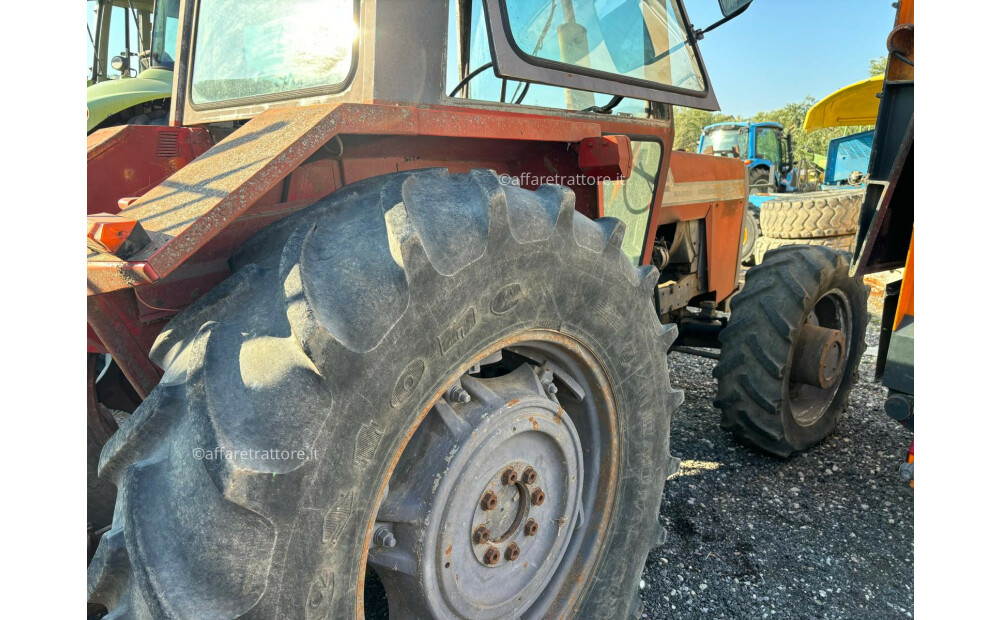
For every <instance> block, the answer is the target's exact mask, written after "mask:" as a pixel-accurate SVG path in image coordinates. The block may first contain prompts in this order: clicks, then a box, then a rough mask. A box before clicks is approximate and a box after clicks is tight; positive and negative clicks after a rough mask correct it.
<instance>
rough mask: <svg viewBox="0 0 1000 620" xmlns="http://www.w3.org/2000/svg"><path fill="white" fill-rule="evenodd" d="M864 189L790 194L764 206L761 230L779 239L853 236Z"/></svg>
mask: <svg viewBox="0 0 1000 620" xmlns="http://www.w3.org/2000/svg"><path fill="white" fill-rule="evenodd" d="M864 196H865V192H864V190H848V189H844V190H826V191H821V192H804V193H800V194H790V195H789V197H788V198H782V199H776V200H769V201H767V202H765V203H764V204H762V205H761V207H760V230H761V233H762V234H763V235H765V236H767V237H772V238H775V239H807V238H814V237H841V236H845V235H851V236H853V235H854V233H855V231H857V230H858V216H859V214H860V213H861V201H862V199H863V198H864Z"/></svg>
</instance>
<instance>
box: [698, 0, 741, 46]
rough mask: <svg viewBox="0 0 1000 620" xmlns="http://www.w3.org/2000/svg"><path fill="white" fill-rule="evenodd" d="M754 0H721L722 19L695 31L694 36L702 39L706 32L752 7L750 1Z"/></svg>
mask: <svg viewBox="0 0 1000 620" xmlns="http://www.w3.org/2000/svg"><path fill="white" fill-rule="evenodd" d="M751 2H753V0H719V11H721V12H722V19H720V20H719V21H717V22H715V23H714V24H712V25H711V26H709V27H707V28H702V29H698V30H695V31H694V38H695V39H696V40H698V41H701V40H702V39H703V38H704V37H705V34H706V33H709V32H711V31H713V30H715V29H716V28H718V27H719V26H721V25H722V24H724V23H726V22H728V21H729V20H731V19H733V18H734V17H737V16H739V15H740V14H741V13H743V11H745V10H747V8H749V7H750V3H751Z"/></svg>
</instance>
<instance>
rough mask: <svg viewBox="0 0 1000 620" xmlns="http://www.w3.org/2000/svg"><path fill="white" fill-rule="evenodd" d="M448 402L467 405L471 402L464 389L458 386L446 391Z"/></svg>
mask: <svg viewBox="0 0 1000 620" xmlns="http://www.w3.org/2000/svg"><path fill="white" fill-rule="evenodd" d="M448 400H450V401H451V402H453V403H467V402H469V401H471V400H472V397H471V396H469V393H468V392H466V391H465V388H463V387H462V386H460V385H456V386H455V387H453V388H451V389H450V390H448Z"/></svg>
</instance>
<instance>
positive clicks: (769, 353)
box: [712, 246, 868, 457]
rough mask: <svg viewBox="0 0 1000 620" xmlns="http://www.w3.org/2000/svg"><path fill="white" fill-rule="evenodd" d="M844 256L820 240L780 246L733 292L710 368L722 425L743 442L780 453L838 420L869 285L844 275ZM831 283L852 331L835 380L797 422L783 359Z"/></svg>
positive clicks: (858, 348) (803, 445)
mask: <svg viewBox="0 0 1000 620" xmlns="http://www.w3.org/2000/svg"><path fill="white" fill-rule="evenodd" d="M849 271H850V257H849V256H848V255H847V254H846V253H844V252H837V251H835V250H831V249H829V248H825V247H816V246H785V247H780V248H777V249H775V250H772V251H770V252H769V253H768V254H767V255H766V256H765V257H764V261H763V263H762V264H760V265H758V266H756V267H753V268H751V269H750V270H749V271H748V272H747V275H746V285H745V287H744V288H743V290H742V291H741V292H740V293H739V294H738V295H737V296H736V297H734V298H733V302H732V314H731V316H730V321H729V324H728V325H727V326H726V327H725V328H724V329H723V330H722V333H721V334H720V336H719V340H720V341H721V343H722V350H721V352H720V354H719V363H718V364H717V365H716V367H715V369H714V370H713V371H712V375H713V376H714V377H715V378H716V379H717V380H718V395H717V397H716V400H715V406H716V407H717V408H719V409H720V410H721V411H722V427H723V428H725V429H727V430H729V431H730V432H732V433H733V435H735V437H736V438H737V439H738V440H739V441H740V442H742V443H744V444H746V445H748V446H751V447H753V448H757V449H759V450H763V451H764V452H768V453H770V454H773V455H776V456H781V457H787V456H790V455H791V454H793V453H796V452H801V451H803V450H807V449H809V448H811V447H812V446H814V445H816V444H817V443H819V442H820V441H822V440H823V439H824V438H825V437H826V436H827V435H829V434H830V433H831V432H832V431H833V429H834V428H835V427H836V425H837V421H838V420H839V419H840V416H841V415H842V414H843V412H844V409H845V408H846V407H847V404H848V399H849V396H850V392H851V389H852V388H853V387H854V384H855V382H856V381H857V370H858V364H859V363H860V362H861V355H862V354H863V353H864V350H865V330H866V328H867V326H868V309H867V300H868V287H867V286H865V285H864V283H863V282H862V278H861V277H860V276H857V277H854V278H852V277H850V275H849ZM833 289H839V290H840V291H842V292H843V293H844V294H845V296H846V297H847V299H848V301H849V303H850V308H851V331H852V333H851V337H850V342H849V343H848V354H847V359H846V361H845V366H844V370H843V372H842V374H841V380H840V384H839V386H838V388H837V390H836V392H835V395H834V397H833V399H832V401H831V402H830V404H829V405H828V406H827V408H826V410H825V411H824V412H823V414H822V417H820V418H819V419H818V420H816V421H815V422H814V423H812V424H810V425H808V426H803V425H800V424H799V423H798V422H797V421H796V420H795V418H794V416H793V415H792V413H791V409H790V408H789V406H788V402H787V396H788V385H789V372H788V367H789V364H790V363H791V360H792V351H793V347H794V344H795V340H796V338H797V336H798V332H799V330H800V329H801V327H802V325H803V324H804V323H805V322H806V319H807V317H808V315H809V313H810V312H811V311H812V309H813V307H814V306H815V305H816V302H817V301H818V300H819V299H820V298H822V297H823V296H824V295H826V294H827V293H828V292H830V291H831V290H833Z"/></svg>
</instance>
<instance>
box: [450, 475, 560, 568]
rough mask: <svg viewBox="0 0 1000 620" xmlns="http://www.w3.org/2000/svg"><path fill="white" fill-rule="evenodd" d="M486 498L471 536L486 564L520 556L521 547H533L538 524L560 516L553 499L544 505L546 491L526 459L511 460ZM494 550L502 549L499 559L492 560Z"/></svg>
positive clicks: (491, 484)
mask: <svg viewBox="0 0 1000 620" xmlns="http://www.w3.org/2000/svg"><path fill="white" fill-rule="evenodd" d="M521 472H525V473H527V474H529V475H527V476H526V475H524V474H522V473H521ZM508 474H513V475H514V476H515V478H514V480H513V481H510V479H509V478H507V476H508ZM528 480H531V483H529V482H528ZM483 498H484V499H483V500H482V501H480V502H479V505H477V506H476V511H475V516H473V518H472V532H471V534H470V536H469V538H470V540H472V545H473V554H474V555H475V556H476V557H477V558H479V561H480V562H481V563H482V564H483V566H489V567H493V568H499V567H501V566H503V565H505V564H506V563H507V562H513V561H516V560H518V559H519V558H520V555H521V550H522V549H527V548H529V546H530V541H529V539H530V538H531V537H532V536H536V535H537V534H538V530H539V525H538V524H539V523H544V522H545V521H546V520H549V519H553V518H558V516H553V515H554V513H553V508H554V507H553V505H552V503H551V502H550V503H549V506H548V508H545V507H544V506H545V492H544V491H543V490H542V487H541V484H539V482H538V479H537V472H536V470H535V469H534V468H533V467H532V466H531V465H530V464H528V463H526V462H524V461H517V462H513V463H509V464H508V465H507V466H505V467H504V468H503V469H502V471H499V472H497V474H496V475H495V476H494V477H493V478H492V479H491V480H490V481H489V484H488V485H487V487H486V489H485V490H484V491H483ZM490 499H495V502H490V501H488V500H490ZM529 521H530V524H529ZM492 551H498V552H500V560H499V561H493V562H490V561H489V560H492V558H493V556H494V554H493V553H492ZM487 554H488V555H487ZM510 556H513V557H510Z"/></svg>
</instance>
